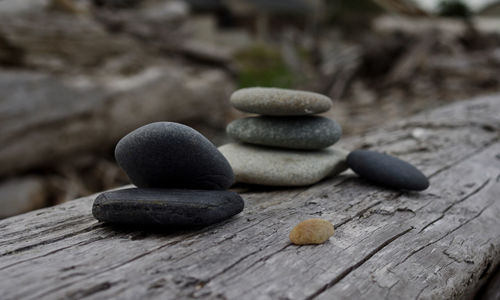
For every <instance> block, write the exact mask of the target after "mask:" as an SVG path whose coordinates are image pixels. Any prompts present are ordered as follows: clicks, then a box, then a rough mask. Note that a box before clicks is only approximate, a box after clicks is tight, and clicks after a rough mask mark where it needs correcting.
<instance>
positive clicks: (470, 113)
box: [0, 95, 500, 299]
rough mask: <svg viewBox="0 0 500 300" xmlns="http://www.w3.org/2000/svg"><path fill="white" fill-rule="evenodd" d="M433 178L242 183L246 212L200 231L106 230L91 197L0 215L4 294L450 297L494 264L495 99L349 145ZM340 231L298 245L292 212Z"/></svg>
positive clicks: (498, 247)
mask: <svg viewBox="0 0 500 300" xmlns="http://www.w3.org/2000/svg"><path fill="white" fill-rule="evenodd" d="M341 144H342V145H343V146H344V147H345V148H347V149H349V150H352V149H354V148H357V147H368V148H372V149H378V150H384V151H388V152H389V153H393V154H395V155H398V156H399V157H402V158H404V159H406V160H408V161H410V162H412V163H414V164H415V165H417V166H418V167H419V168H421V169H422V170H423V171H424V173H425V174H426V175H428V176H429V177H430V181H431V187H430V188H429V189H428V190H426V191H424V192H420V193H407V192H397V191H391V190H387V189H383V188H379V187H376V186H373V185H370V184H368V183H366V182H364V181H363V180H361V179H358V178H357V177H355V176H354V175H352V174H349V173H347V174H345V175H343V176H340V177H337V178H334V179H329V180H325V181H323V182H321V183H319V184H316V185H314V186H311V187H304V188H295V189H266V188H256V187H253V188H248V187H240V188H238V190H239V191H240V192H241V194H242V196H243V198H244V200H245V202H246V208H245V210H244V211H243V213H241V214H240V215H238V216H237V217H235V218H232V219H230V220H227V221H225V222H223V223H222V224H219V225H215V226H212V227H209V228H205V229H202V230H195V231H183V232H179V231H169V232H167V231H161V230H158V231H156V232H151V231H149V232H148V231H141V230H134V229H132V228H121V229H117V228H112V227H109V226H106V225H104V224H100V223H98V222H97V221H96V220H95V219H94V218H93V217H92V215H91V205H92V201H93V198H94V197H87V198H83V199H79V200H75V201H71V202H68V203H66V204H63V205H59V206H56V207H52V208H47V209H43V210H38V211H34V212H31V213H28V214H24V215H21V216H17V217H13V218H9V219H5V220H3V221H1V222H0V278H1V279H2V280H0V290H1V291H2V296H1V298H2V299H35V298H36V299H56V298H68V299H80V298H92V299H110V298H111V297H115V298H117V299H123V298H125V299H149V298H157V299H182V298H203V299H207V298H208V299H226V298H227V299H381V298H390V299H409V298H411V299H428V298H436V299H452V298H453V299H455V298H468V297H471V296H472V295H473V294H474V293H475V292H476V290H477V289H478V288H479V287H480V285H481V284H483V283H484V282H485V281H486V279H487V278H488V276H489V275H490V274H491V273H492V272H493V270H494V268H495V267H496V266H497V265H498V263H499V261H500V217H499V216H500V200H499V199H498V197H499V195H500V183H499V181H500V95H496V96H491V97H485V98H481V99H475V100H473V101H468V102H460V103H457V104H454V105H452V106H448V107H444V108H440V109H437V110H434V111H432V112H428V113H423V114H421V115H418V116H415V117H414V118H411V119H408V120H404V121H401V122H399V123H395V124H392V125H388V126H383V127H381V128H380V129H379V130H377V131H375V132H371V133H370V134H367V135H366V136H364V137H359V138H354V139H345V140H344V141H342V142H341ZM311 217H315V218H318V217H319V218H324V219H326V220H329V221H331V222H332V223H333V224H335V228H336V232H335V235H334V236H333V237H332V238H331V239H330V241H329V242H327V243H325V244H322V245H319V246H302V247H298V246H294V245H291V244H290V243H289V241H288V233H289V231H290V230H291V228H292V227H293V226H294V225H296V224H297V223H298V222H299V221H300V220H303V219H307V218H311Z"/></svg>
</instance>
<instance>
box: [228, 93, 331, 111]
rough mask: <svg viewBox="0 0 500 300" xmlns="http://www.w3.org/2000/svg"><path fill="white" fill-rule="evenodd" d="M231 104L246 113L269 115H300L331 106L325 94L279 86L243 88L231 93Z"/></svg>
mask: <svg viewBox="0 0 500 300" xmlns="http://www.w3.org/2000/svg"><path fill="white" fill-rule="evenodd" d="M231 104H232V105H233V106H234V107H235V108H237V109H239V110H241V111H243V112H248V113H256V114H261V115H269V116H301V115H311V114H318V113H322V112H325V111H327V110H329V109H330V108H331V107H332V100H331V99H330V98H328V97H327V96H324V95H321V94H318V93H313V92H306V91H296V90H288V89H279V88H262V87H254V88H244V89H240V90H237V91H235V92H234V93H233V94H232V95H231Z"/></svg>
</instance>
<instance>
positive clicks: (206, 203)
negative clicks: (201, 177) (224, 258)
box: [92, 188, 244, 227]
mask: <svg viewBox="0 0 500 300" xmlns="http://www.w3.org/2000/svg"><path fill="white" fill-rule="evenodd" d="M243 207H244V202H243V200H242V199H241V197H240V196H239V195H238V194H237V193H235V192H231V191H214V190H173V189H172V190H170V189H144V188H132V189H124V190H117V191H111V192H104V193H102V194H100V195H99V196H98V197H97V198H96V199H95V201H94V205H93V206H92V214H93V215H94V217H95V218H96V219H97V220H99V221H103V222H109V223H118V224H138V225H159V226H173V227H198V226H207V225H210V224H214V223H217V222H220V221H223V220H225V219H227V218H230V217H231V216H234V215H236V214H238V213H239V212H241V211H242V210H243Z"/></svg>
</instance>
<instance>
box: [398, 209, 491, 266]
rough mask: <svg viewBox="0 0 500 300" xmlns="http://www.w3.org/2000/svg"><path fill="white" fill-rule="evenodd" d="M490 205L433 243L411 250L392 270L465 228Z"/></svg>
mask: <svg viewBox="0 0 500 300" xmlns="http://www.w3.org/2000/svg"><path fill="white" fill-rule="evenodd" d="M491 205H493V203H491V204H489V205H487V206H486V207H484V208H483V209H481V210H480V211H479V213H477V214H476V215H474V217H472V218H470V219H467V221H465V222H464V223H461V224H460V225H459V226H457V227H455V228H454V229H453V230H451V231H448V232H446V233H445V234H444V235H443V236H441V237H440V238H438V239H437V240H434V241H431V242H429V243H427V244H425V245H423V246H421V247H419V248H418V249H416V250H413V251H412V252H411V253H410V254H409V255H408V256H406V257H405V258H404V259H403V260H402V261H401V262H399V263H398V264H396V265H395V266H394V267H393V268H396V267H397V266H399V265H401V264H403V263H405V262H406V261H407V260H408V259H409V258H410V257H412V256H413V255H415V254H417V253H418V252H420V251H422V250H423V249H425V248H427V247H428V246H430V245H433V244H435V243H437V242H439V241H441V240H442V239H444V238H446V237H447V236H449V235H450V234H452V233H453V232H455V231H457V230H458V229H460V228H461V227H463V226H465V225H466V224H468V223H469V222H471V221H473V220H475V219H477V218H478V217H479V216H480V215H481V214H482V213H483V212H484V211H485V210H486V209H488V208H489V207H490V206H491Z"/></svg>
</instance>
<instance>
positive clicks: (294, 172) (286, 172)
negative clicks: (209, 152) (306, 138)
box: [219, 143, 347, 186]
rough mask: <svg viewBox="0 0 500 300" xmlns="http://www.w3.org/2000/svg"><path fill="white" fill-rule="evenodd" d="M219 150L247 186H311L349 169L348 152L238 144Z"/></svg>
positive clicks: (238, 180)
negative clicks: (248, 184) (347, 162)
mask: <svg viewBox="0 0 500 300" xmlns="http://www.w3.org/2000/svg"><path fill="white" fill-rule="evenodd" d="M219 150H220V152H222V154H223V155H224V156H225V157H226V158H227V160H228V161H229V163H230V164H231V167H232V168H233V172H234V175H235V178H236V181H237V182H244V183H252V184H262V185H272V186H303V185H311V184H314V183H316V182H318V181H320V180H322V179H323V178H325V177H328V176H334V175H336V174H338V173H340V172H342V171H344V170H345V169H346V168H347V166H346V163H345V158H346V156H347V152H346V151H344V150H340V149H336V148H333V147H329V148H326V149H323V150H316V151H299V150H286V149H277V148H269V147H260V146H252V145H249V144H237V143H234V144H227V145H224V146H221V147H219Z"/></svg>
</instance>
